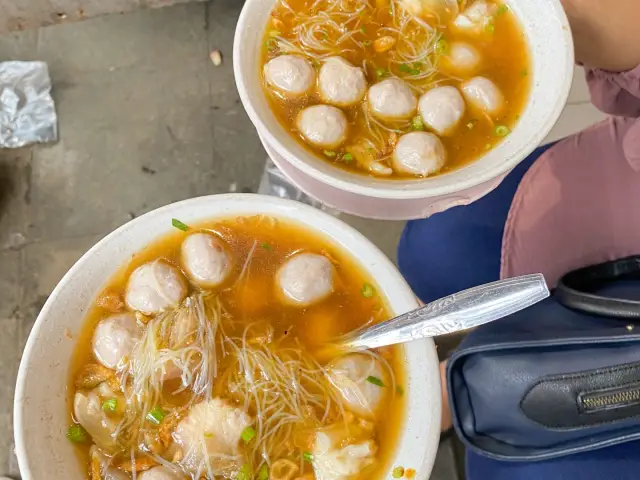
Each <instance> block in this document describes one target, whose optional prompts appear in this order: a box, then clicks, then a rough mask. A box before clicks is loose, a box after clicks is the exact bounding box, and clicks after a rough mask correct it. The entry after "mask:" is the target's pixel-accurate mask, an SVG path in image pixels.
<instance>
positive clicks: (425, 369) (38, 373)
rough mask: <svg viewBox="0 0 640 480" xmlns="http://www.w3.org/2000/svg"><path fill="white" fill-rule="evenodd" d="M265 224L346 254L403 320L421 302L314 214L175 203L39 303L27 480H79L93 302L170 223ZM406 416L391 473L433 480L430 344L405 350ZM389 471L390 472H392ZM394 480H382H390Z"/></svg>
mask: <svg viewBox="0 0 640 480" xmlns="http://www.w3.org/2000/svg"><path fill="white" fill-rule="evenodd" d="M258 214H262V215H268V216H273V217H275V218H280V219H284V220H287V221H290V222H293V223H295V224H298V225H300V226H302V227H303V228H306V229H308V230H310V231H312V232H316V233H317V235H318V236H320V237H323V238H325V239H326V240H327V241H329V242H331V243H332V244H334V245H336V246H337V247H339V248H340V249H342V250H343V251H345V253H347V254H348V253H349V252H351V253H352V255H353V258H354V260H355V261H357V263H358V264H359V265H360V267H361V268H362V270H363V272H366V274H367V275H368V276H370V277H372V278H375V279H376V281H377V282H378V287H379V289H380V293H381V295H382V296H383V297H385V298H386V300H387V304H388V307H389V309H390V311H391V312H392V313H394V314H400V313H403V312H406V311H408V310H411V309H413V308H416V307H417V301H416V298H415V296H414V295H413V293H412V291H411V289H410V288H409V286H408V285H407V284H406V282H405V281H404V279H403V278H402V276H401V275H400V273H399V272H398V271H397V270H396V268H395V267H394V265H393V264H392V263H391V262H390V261H389V260H388V259H387V258H386V257H385V256H384V254H383V253H382V252H380V251H379V250H378V249H377V248H376V247H375V246H374V245H373V244H372V243H371V242H369V240H367V239H366V238H365V237H363V236H362V235H361V234H360V233H358V232H357V231H355V230H354V229H352V228H351V227H349V226H347V225H346V224H344V223H343V222H341V221H340V220H338V219H336V218H334V217H332V216H331V215H328V214H325V213H323V212H321V211H319V210H316V209H314V208H312V207H309V206H306V205H303V204H300V203H297V202H294V201H290V200H282V199H279V198H274V197H266V196H261V195H245V194H229V195H214V196H209V197H201V198H196V199H192V200H187V201H184V202H179V203H175V204H172V205H168V206H166V207H163V208H160V209H158V210H155V211H152V212H150V213H147V214H146V215H143V216H141V217H139V218H136V219H135V220H132V221H131V222H129V223H127V224H126V225H123V226H122V227H120V228H118V229H117V230H115V231H114V232H113V233H111V234H110V235H108V236H107V237H105V238H104V239H102V240H101V241H100V242H98V243H97V244H96V245H95V246H94V247H93V248H91V249H90V250H89V251H88V252H87V253H86V254H85V255H84V256H83V257H82V258H81V259H80V260H78V262H77V263H76V264H75V265H74V266H73V267H72V268H71V269H70V270H69V272H68V273H67V274H66V275H65V276H64V278H63V279H62V280H61V281H60V283H59V284H58V285H57V286H56V288H55V289H54V291H53V292H52V293H51V295H50V296H49V299H48V300H47V302H46V303H45V305H44V307H43V308H42V311H41V312H40V315H39V316H38V319H37V320H36V323H35V325H34V327H33V330H32V331H31V334H30V335H29V339H28V341H27V345H26V348H25V351H24V354H23V356H22V361H21V362H20V369H19V372H18V380H17V386H16V395H15V403H14V425H15V427H14V428H15V442H16V453H17V456H18V462H19V466H20V471H21V474H22V479H23V480H32V479H33V480H44V479H54V478H55V479H62V478H64V479H65V480H84V479H85V478H86V466H85V465H81V462H80V461H79V458H78V455H77V452H76V451H75V447H74V446H73V445H72V444H71V442H69V441H67V439H66V431H67V428H68V427H69V417H68V403H67V402H68V390H67V384H68V382H69V375H70V371H69V369H70V364H71V360H72V354H73V352H74V350H75V348H76V341H77V340H76V338H77V337H78V335H77V334H78V332H79V331H80V329H81V328H82V325H83V322H84V320H85V315H86V313H87V311H88V309H89V307H90V306H91V304H92V302H93V301H94V299H95V297H96V296H97V295H98V293H99V292H100V291H101V290H102V289H103V288H104V286H105V285H106V284H107V283H108V282H109V280H110V279H111V278H112V277H113V275H114V274H115V273H116V272H117V271H118V270H119V269H120V268H121V267H122V266H123V265H124V264H126V263H128V262H129V261H130V259H131V257H132V255H134V254H135V253H136V252H139V251H141V250H142V249H144V248H145V246H147V245H148V244H150V243H152V242H154V241H155V240H157V239H158V238H159V237H162V236H164V235H166V234H168V233H170V232H171V231H172V229H173V227H172V226H171V220H172V218H180V219H181V220H183V221H185V222H187V223H192V224H196V223H198V222H202V221H205V220H210V219H215V218H229V217H235V216H245V215H258ZM403 360H404V362H403V363H404V365H405V371H406V374H407V388H406V390H405V392H406V393H405V396H406V399H407V400H406V412H405V419H404V424H403V425H402V428H401V431H400V434H399V441H398V444H397V446H396V450H395V453H394V454H393V455H392V456H393V465H402V466H404V467H407V468H414V469H415V470H416V471H417V475H416V478H418V479H426V478H428V477H429V474H430V472H431V468H432V466H433V462H434V459H435V455H436V451H437V448H438V439H439V434H440V409H441V401H440V378H439V371H438V358H437V355H436V351H435V347H434V344H433V342H432V341H416V342H413V343H411V344H408V345H406V346H405V347H404V348H403ZM390 468H391V467H390ZM390 477H391V471H389V472H385V475H384V476H383V477H381V478H390Z"/></svg>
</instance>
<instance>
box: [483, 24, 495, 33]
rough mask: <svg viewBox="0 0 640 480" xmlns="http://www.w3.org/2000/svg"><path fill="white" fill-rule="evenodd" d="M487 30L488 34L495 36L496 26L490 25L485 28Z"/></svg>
mask: <svg viewBox="0 0 640 480" xmlns="http://www.w3.org/2000/svg"><path fill="white" fill-rule="evenodd" d="M485 30H486V31H487V33H490V34H491V35H493V34H494V33H495V32H496V26H495V25H494V24H493V23H490V24H488V25H487V26H486V27H485Z"/></svg>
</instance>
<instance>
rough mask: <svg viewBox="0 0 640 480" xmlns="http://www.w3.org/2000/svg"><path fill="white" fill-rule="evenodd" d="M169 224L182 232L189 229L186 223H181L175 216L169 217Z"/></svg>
mask: <svg viewBox="0 0 640 480" xmlns="http://www.w3.org/2000/svg"><path fill="white" fill-rule="evenodd" d="M171 225H173V226H174V227H175V228H177V229H178V230H182V231H183V232H186V231H187V230H189V225H187V224H186V223H182V222H181V221H180V220H178V219H177V218H172V219H171Z"/></svg>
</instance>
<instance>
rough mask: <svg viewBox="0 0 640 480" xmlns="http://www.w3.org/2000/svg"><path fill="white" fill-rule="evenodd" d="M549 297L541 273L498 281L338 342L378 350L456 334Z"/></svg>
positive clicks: (438, 301) (444, 299)
mask: <svg viewBox="0 0 640 480" xmlns="http://www.w3.org/2000/svg"><path fill="white" fill-rule="evenodd" d="M548 296H549V289H548V288H547V284H546V282H545V280H544V277H543V276H542V275H541V274H539V273H538V274H533V275H525V276H522V277H515V278H509V279H506V280H500V281H497V282H493V283H488V284H486V285H480V286H479V287H474V288H470V289H468V290H464V291H462V292H458V293H455V294H453V295H450V296H448V297H445V298H441V299H440V300H436V301H435V302H432V303H430V304H428V305H425V306H423V307H421V308H418V309H416V310H413V311H411V312H407V313H405V314H403V315H400V316H399V317H396V318H394V319H392V320H389V321H387V322H383V323H380V324H378V325H374V326H373V327H370V328H367V329H364V330H356V331H355V332H353V333H351V334H349V335H347V336H345V337H343V338H342V339H341V343H343V344H344V345H345V346H348V347H352V348H358V349H360V348H378V347H384V346H386V345H394V344H397V343H404V342H409V341H412V340H418V339H421V338H429V337H436V336H438V335H446V334H449V333H455V332H459V331H462V330H467V329H469V328H474V327H478V326H480V325H484V324H485V323H489V322H493V321H494V320H498V319H500V318H503V317H506V316H508V315H511V314H512V313H515V312H518V311H520V310H523V309H525V308H527V307H529V306H531V305H533V304H534V303H537V302H539V301H540V300H544V299H545V298H547V297H548Z"/></svg>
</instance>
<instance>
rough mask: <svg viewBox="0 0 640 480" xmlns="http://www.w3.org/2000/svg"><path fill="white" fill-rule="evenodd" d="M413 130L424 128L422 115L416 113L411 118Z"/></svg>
mask: <svg viewBox="0 0 640 480" xmlns="http://www.w3.org/2000/svg"><path fill="white" fill-rule="evenodd" d="M411 130H424V122H423V121H422V117H421V116H420V115H416V116H415V117H413V118H412V119H411Z"/></svg>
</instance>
